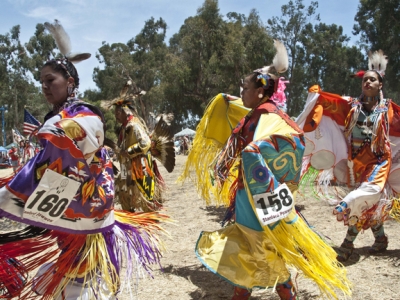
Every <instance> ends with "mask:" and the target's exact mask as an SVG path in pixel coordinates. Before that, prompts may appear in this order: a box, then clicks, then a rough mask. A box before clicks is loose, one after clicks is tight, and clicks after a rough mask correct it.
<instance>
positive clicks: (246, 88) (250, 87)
mask: <svg viewBox="0 0 400 300" xmlns="http://www.w3.org/2000/svg"><path fill="white" fill-rule="evenodd" d="M262 92H263V89H262V88H257V87H256V85H255V83H254V82H252V81H250V77H249V76H248V77H246V78H245V79H244V81H243V84H242V94H241V96H242V100H243V105H244V106H245V107H247V108H255V107H257V105H258V104H259V103H260V101H261V99H260V98H259V97H258V95H259V94H260V93H262Z"/></svg>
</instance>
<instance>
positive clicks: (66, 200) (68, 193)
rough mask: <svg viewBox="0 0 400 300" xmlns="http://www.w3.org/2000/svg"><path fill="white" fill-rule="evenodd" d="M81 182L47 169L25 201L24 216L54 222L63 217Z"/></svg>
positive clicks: (33, 219)
mask: <svg viewBox="0 0 400 300" xmlns="http://www.w3.org/2000/svg"><path fill="white" fill-rule="evenodd" d="M80 185H81V184H80V183H79V182H77V181H75V180H72V179H70V178H68V177H65V176H63V175H61V174H59V173H57V172H54V171H52V170H50V169H47V170H46V171H45V173H44V176H43V177H42V179H41V180H40V182H39V184H38V186H37V187H36V189H35V190H34V192H33V193H32V194H31V196H30V197H29V198H28V200H27V201H26V203H25V207H24V213H23V218H24V219H28V220H32V221H36V222H40V223H46V224H54V223H55V221H57V220H58V219H59V218H61V217H62V215H63V214H64V212H65V211H66V210H67V208H68V206H69V204H70V203H71V201H72V199H73V198H74V196H75V195H76V192H77V190H78V188H79V186H80Z"/></svg>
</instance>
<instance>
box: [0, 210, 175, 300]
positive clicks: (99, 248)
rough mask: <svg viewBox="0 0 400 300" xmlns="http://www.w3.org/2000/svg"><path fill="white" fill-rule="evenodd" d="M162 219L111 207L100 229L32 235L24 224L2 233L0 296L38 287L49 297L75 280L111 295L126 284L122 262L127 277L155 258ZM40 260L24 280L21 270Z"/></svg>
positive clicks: (160, 248)
mask: <svg viewBox="0 0 400 300" xmlns="http://www.w3.org/2000/svg"><path fill="white" fill-rule="evenodd" d="M165 221H169V218H168V217H167V216H166V215H163V214H160V213H156V212H152V213H127V212H123V211H115V225H114V226H113V227H112V228H111V229H109V230H107V231H105V232H103V233H97V234H89V235H84V234H68V233H63V232H59V231H54V230H52V231H50V230H46V231H44V232H42V234H40V235H36V234H35V230H36V229H34V227H29V228H28V229H24V230H21V231H19V232H13V233H10V234H3V235H2V237H5V238H8V241H9V242H7V243H5V244H2V245H0V259H1V260H0V261H1V263H2V265H1V266H0V267H2V269H1V270H6V271H2V272H0V292H1V293H3V295H2V296H3V297H6V296H7V295H8V296H10V295H11V296H19V297H20V298H19V299H29V298H30V297H32V296H34V295H36V292H39V293H40V294H41V296H42V299H49V300H50V299H53V298H55V299H56V298H57V297H58V296H59V295H61V293H62V292H63V290H64V289H65V288H66V286H67V284H68V283H69V282H72V281H74V280H75V281H76V280H78V281H79V280H80V281H81V282H83V283H85V284H86V285H87V286H89V287H90V288H91V291H92V293H93V297H94V298H97V296H99V295H100V294H101V291H102V290H104V287H106V290H107V291H109V292H110V293H111V294H112V295H116V294H118V293H119V292H121V291H122V290H123V289H124V287H125V286H128V287H130V286H131V285H130V284H126V285H125V284H124V285H123V284H122V282H121V279H120V276H121V274H120V272H121V269H122V267H123V266H124V267H126V279H127V280H130V279H131V278H135V277H139V276H140V277H142V275H143V274H142V273H146V274H149V275H151V268H150V265H151V264H159V263H160V258H161V256H162V252H163V250H164V246H163V244H162V242H161V240H160V238H159V234H160V233H164V234H165V233H166V232H165V231H164V230H163V228H162V227H161V222H165ZM7 235H8V237H7ZM35 235H36V236H35ZM10 240H14V241H13V242H10ZM44 264H47V265H48V266H49V267H48V269H47V270H45V271H44V272H43V274H41V275H39V276H36V277H35V278H33V279H31V280H30V281H29V282H26V278H27V276H26V274H27V273H28V272H33V271H34V270H35V269H37V268H38V267H40V266H42V265H44ZM98 278H101V280H100V281H99V280H98ZM34 290H35V291H36V292H35V291H34ZM0 295H1V294H0ZM0 298H1V296H0Z"/></svg>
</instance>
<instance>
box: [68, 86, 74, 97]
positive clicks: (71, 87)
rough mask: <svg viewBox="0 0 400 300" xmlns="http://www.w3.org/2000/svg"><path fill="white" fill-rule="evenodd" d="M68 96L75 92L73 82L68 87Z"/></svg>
mask: <svg viewBox="0 0 400 300" xmlns="http://www.w3.org/2000/svg"><path fill="white" fill-rule="evenodd" d="M67 93H68V97H70V96H71V95H72V94H73V93H74V86H73V85H72V84H70V85H68V87H67Z"/></svg>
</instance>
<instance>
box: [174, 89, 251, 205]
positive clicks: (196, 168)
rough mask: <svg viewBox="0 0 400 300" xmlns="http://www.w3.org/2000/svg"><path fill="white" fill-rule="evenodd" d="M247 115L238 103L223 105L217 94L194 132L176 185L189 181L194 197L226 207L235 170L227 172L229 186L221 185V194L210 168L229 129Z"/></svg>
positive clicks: (220, 97)
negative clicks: (213, 201)
mask: <svg viewBox="0 0 400 300" xmlns="http://www.w3.org/2000/svg"><path fill="white" fill-rule="evenodd" d="M249 111H250V110H249V109H248V108H245V107H244V106H243V103H242V100H241V99H238V100H235V101H226V100H225V97H224V94H218V95H217V96H216V97H215V98H214V99H212V100H211V101H210V103H209V105H208V106H207V108H206V110H205V112H204V115H203V118H202V119H201V120H200V123H199V125H198V126H197V128H196V136H195V138H194V140H193V143H192V149H191V150H190V152H189V155H188V159H187V161H186V165H185V168H184V170H183V173H182V175H181V176H180V177H179V178H178V181H180V182H183V181H184V180H185V179H187V178H191V179H192V180H193V181H194V183H195V186H196V188H197V192H198V194H199V195H200V197H201V198H203V199H204V200H205V201H206V203H207V204H210V203H211V201H212V199H213V200H216V203H217V204H224V205H229V188H230V186H231V183H232V182H234V181H235V179H236V177H237V174H238V170H237V168H233V170H231V176H230V178H229V180H230V183H228V184H224V187H223V189H222V191H220V189H219V187H217V186H215V185H214V183H213V182H212V181H213V180H212V178H211V176H212V175H211V174H210V168H212V166H213V163H214V161H215V157H216V156H217V155H218V153H219V152H220V151H221V149H222V148H223V146H224V144H225V143H226V141H227V140H228V138H229V137H230V135H231V132H232V129H233V128H234V127H236V125H237V124H238V123H239V121H240V120H241V119H242V118H243V117H244V116H245V115H246V114H247V113H248V112H249Z"/></svg>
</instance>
